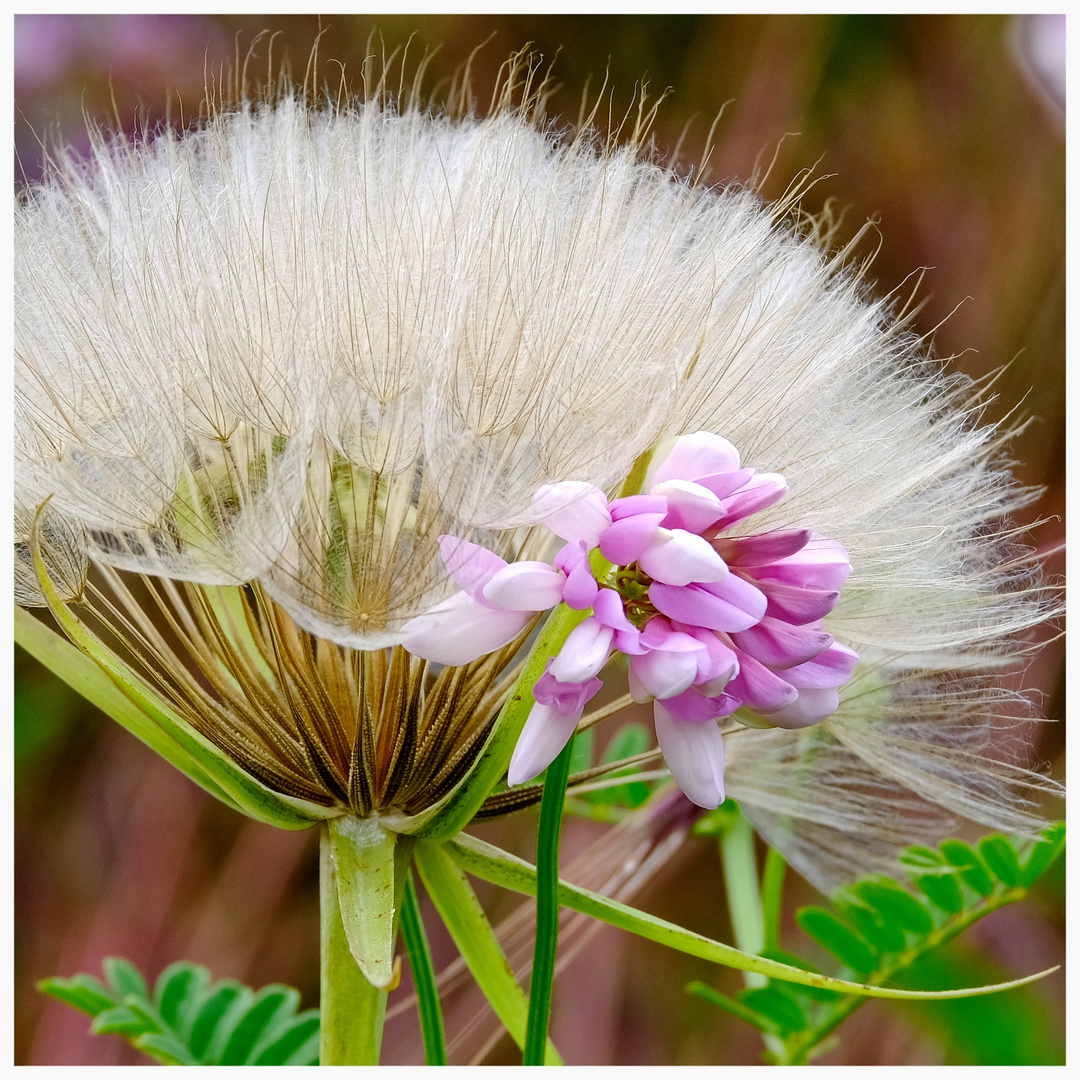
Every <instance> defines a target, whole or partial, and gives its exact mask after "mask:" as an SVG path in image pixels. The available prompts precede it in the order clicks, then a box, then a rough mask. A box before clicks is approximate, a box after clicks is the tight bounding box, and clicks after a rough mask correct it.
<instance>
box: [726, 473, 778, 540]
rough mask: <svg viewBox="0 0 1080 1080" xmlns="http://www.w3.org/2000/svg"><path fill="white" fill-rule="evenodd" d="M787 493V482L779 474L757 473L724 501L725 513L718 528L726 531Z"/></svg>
mask: <svg viewBox="0 0 1080 1080" xmlns="http://www.w3.org/2000/svg"><path fill="white" fill-rule="evenodd" d="M787 491H788V485H787V481H786V480H785V479H784V478H783V477H782V476H780V475H779V473H759V474H758V475H757V476H755V477H754V478H753V479H752V480H751V481H750V482H749V483H748V484H746V485H745V486H744V487H742V488H740V489H739V490H738V491H737V492H735V494H734V495H731V496H729V497H728V498H726V499H725V500H724V510H725V511H726V513H725V514H724V516H723V518H722V519H721V521H720V524H719V527H720V528H722V529H727V528H729V527H730V526H732V525H734V524H735V522H737V521H742V519H743V518H745V517H749V516H750V515H751V514H756V513H757V512H758V511H759V510H764V509H766V508H767V507H769V506H772V505H773V503H776V502H779V501H780V500H781V499H782V498H783V497H784V496H785V495H786V494H787Z"/></svg>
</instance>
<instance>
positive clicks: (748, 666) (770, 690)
mask: <svg viewBox="0 0 1080 1080" xmlns="http://www.w3.org/2000/svg"><path fill="white" fill-rule="evenodd" d="M727 692H728V693H729V694H733V695H734V696H735V697H737V698H739V699H741V701H742V703H743V704H744V705H747V706H749V707H750V708H751V709H754V710H756V711H757V712H762V713H771V712H773V711H774V710H776V709H781V708H783V707H784V706H785V705H791V704H792V703H793V702H794V701H795V699H796V698H797V697H798V696H799V691H798V690H796V689H795V687H794V686H792V685H791V683H789V682H785V681H784V679H782V678H781V677H780V676H779V675H776V674H774V673H773V672H771V671H770V670H769V669H768V668H767V667H765V665H764V664H762V663H760V662H759V661H757V660H755V659H754V658H753V657H752V656H748V655H747V654H745V653H743V654H742V656H741V657H740V658H739V674H738V675H737V676H736V677H735V678H734V679H732V680H731V682H730V683H728V685H727Z"/></svg>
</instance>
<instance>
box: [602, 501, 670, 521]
mask: <svg viewBox="0 0 1080 1080" xmlns="http://www.w3.org/2000/svg"><path fill="white" fill-rule="evenodd" d="M667 511H668V505H667V499H665V498H664V496H663V495H626V496H624V497H623V498H621V499H615V500H614V502H612V503H611V520H612V521H622V520H623V519H624V518H628V517H637V516H638V515H639V514H660V515H661V516H662V515H664V514H666V513H667Z"/></svg>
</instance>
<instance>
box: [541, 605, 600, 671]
mask: <svg viewBox="0 0 1080 1080" xmlns="http://www.w3.org/2000/svg"><path fill="white" fill-rule="evenodd" d="M613 636H614V631H612V629H611V628H610V627H609V626H604V625H603V623H601V622H600V620H599V619H596V618H593V617H592V616H590V617H589V618H587V619H586V620H585V621H584V622H583V623H579V624H578V625H577V626H575V627H574V629H573V630H571V631H570V635H569V636H568V637H567V639H566V641H564V642H563V646H562V648H561V649H560V650H559V655H558V656H556V657H555V659H554V661H553V662H552V664H551V668H550V671H551V673H552V675H554V676H555V678H556V679H558V680H559V682H568V683H583V682H587V681H588V680H589V679H591V678H592V677H593V676H594V675H598V674H599V673H600V672H601V671H602V670H603V668H604V665H605V664H606V663H607V662H608V657H609V656H610V655H611V639H612V637H613Z"/></svg>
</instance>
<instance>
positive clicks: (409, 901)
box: [401, 874, 446, 1065]
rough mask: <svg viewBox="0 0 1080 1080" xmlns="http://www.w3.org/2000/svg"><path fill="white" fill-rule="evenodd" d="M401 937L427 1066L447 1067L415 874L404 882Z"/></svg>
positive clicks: (433, 972)
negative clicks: (414, 990) (406, 955)
mask: <svg viewBox="0 0 1080 1080" xmlns="http://www.w3.org/2000/svg"><path fill="white" fill-rule="evenodd" d="M401 934H402V936H403V937H404V938H405V949H406V951H407V952H408V954H409V968H410V969H411V970H412V977H413V986H415V987H416V1002H417V1009H418V1011H419V1013H420V1031H421V1033H422V1034H423V1037H424V1060H425V1061H426V1062H427V1064H428V1065H445V1064H446V1032H445V1030H444V1029H443V1017H442V1004H441V1003H440V1001H439V990H438V987H437V986H436V985H435V967H434V965H433V964H432V962H431V950H430V949H429V948H428V940H427V934H426V933H425V932H424V922H423V919H421V917H420V901H419V899H418V898H417V895H416V885H415V883H414V882H413V877H412V874H409V877H408V879H407V880H406V882H405V895H404V897H403V898H402V902H401Z"/></svg>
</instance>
